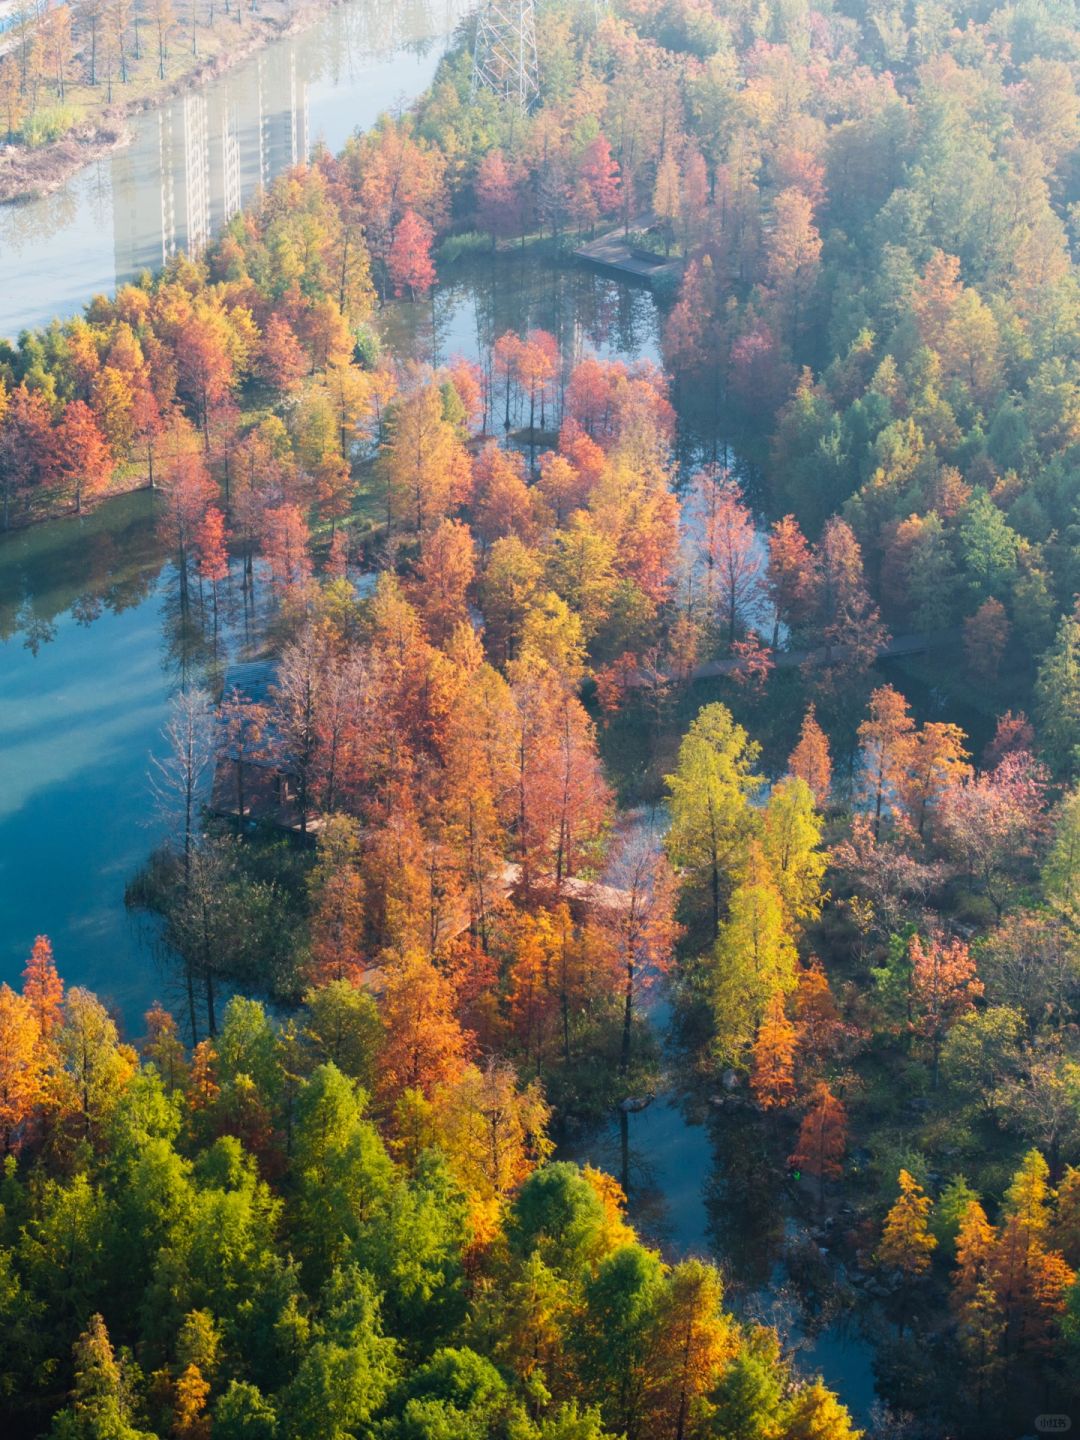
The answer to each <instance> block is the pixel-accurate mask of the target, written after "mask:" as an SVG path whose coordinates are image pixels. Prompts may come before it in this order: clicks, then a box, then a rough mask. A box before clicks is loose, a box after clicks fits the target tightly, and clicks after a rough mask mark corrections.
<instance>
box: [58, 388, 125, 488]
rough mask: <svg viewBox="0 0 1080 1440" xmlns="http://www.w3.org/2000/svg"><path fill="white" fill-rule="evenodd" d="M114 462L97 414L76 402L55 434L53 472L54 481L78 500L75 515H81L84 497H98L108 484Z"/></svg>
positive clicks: (70, 407)
mask: <svg viewBox="0 0 1080 1440" xmlns="http://www.w3.org/2000/svg"><path fill="white" fill-rule="evenodd" d="M112 466H113V460H112V455H111V453H110V451H109V447H108V445H107V444H106V443H105V437H104V436H103V435H102V433H101V431H100V430H99V429H98V424H97V421H96V420H95V419H94V412H93V411H92V410H91V409H90V407H89V405H85V404H84V403H83V402H82V401H81V400H73V401H72V402H71V404H70V405H69V406H68V407H67V409H66V410H65V411H64V413H63V415H62V417H61V419H60V423H59V424H58V425H57V427H56V429H55V430H54V431H53V434H52V446H51V456H50V469H51V471H52V476H53V480H54V481H55V482H56V483H57V484H58V485H59V487H60V489H61V490H62V491H63V492H64V493H65V494H66V493H67V492H69V491H70V492H72V493H73V494H74V497H75V513H76V514H77V515H81V514H82V507H83V500H84V498H87V499H92V498H93V497H94V496H95V495H99V494H100V493H101V491H102V490H104V488H105V486H106V485H107V484H108V483H109V476H110V475H111V474H112Z"/></svg>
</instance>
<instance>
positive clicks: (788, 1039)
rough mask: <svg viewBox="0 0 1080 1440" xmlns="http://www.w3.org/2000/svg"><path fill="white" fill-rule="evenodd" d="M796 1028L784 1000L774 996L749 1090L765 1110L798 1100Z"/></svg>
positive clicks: (759, 1036)
mask: <svg viewBox="0 0 1080 1440" xmlns="http://www.w3.org/2000/svg"><path fill="white" fill-rule="evenodd" d="M796 1043H797V1042H796V1037H795V1026H794V1025H793V1024H792V1023H791V1021H790V1020H789V1019H788V1018H787V1014H786V1013H785V1010H784V997H783V994H782V993H781V992H779V991H777V993H776V994H775V995H773V997H772V999H771V1000H770V1001H769V1004H768V1007H767V1008H766V1011H765V1016H764V1019H763V1020H762V1022H761V1024H760V1026H759V1027H758V1033H757V1039H756V1040H755V1041H754V1054H753V1067H752V1069H751V1072H750V1088H751V1090H752V1091H753V1094H754V1099H755V1100H756V1101H757V1103H758V1104H759V1105H760V1106H761V1108H762V1109H763V1110H773V1109H776V1108H777V1107H783V1106H785V1105H790V1104H791V1102H792V1100H794V1098H795V1049H796Z"/></svg>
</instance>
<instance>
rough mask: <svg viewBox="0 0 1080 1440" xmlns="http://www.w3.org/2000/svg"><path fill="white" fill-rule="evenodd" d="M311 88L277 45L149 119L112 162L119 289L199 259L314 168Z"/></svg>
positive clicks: (290, 51) (288, 47)
mask: <svg viewBox="0 0 1080 1440" xmlns="http://www.w3.org/2000/svg"><path fill="white" fill-rule="evenodd" d="M308 145H309V125H308V108H307V82H306V80H305V78H304V77H303V75H301V74H299V73H298V65H297V55H296V47H295V45H292V44H283V45H276V46H274V47H273V48H271V49H268V50H266V51H264V52H263V53H262V54H261V55H259V56H257V57H256V61H255V63H253V64H251V65H249V66H244V67H243V68H242V69H238V70H237V71H235V72H234V73H233V74H231V75H229V76H226V77H225V79H224V80H222V81H221V82H219V83H218V84H217V85H214V86H212V87H210V88H208V89H205V90H199V91H196V92H195V93H193V94H190V95H185V96H183V97H182V98H180V99H177V100H174V101H172V102H171V103H170V104H168V105H165V106H163V107H162V108H161V109H160V110H158V111H157V113H156V114H153V115H148V116H147V117H145V119H144V121H143V122H142V123H141V124H140V125H139V127H138V130H137V134H136V138H135V139H134V141H133V142H132V144H131V145H129V146H128V147H127V148H126V149H124V150H121V151H118V152H117V154H116V155H115V157H114V159H113V186H112V191H113V232H114V241H115V251H116V276H117V280H118V281H121V282H122V281H124V280H130V279H132V278H134V276H136V275H138V274H139V272H140V271H142V270H156V269H157V268H158V267H159V266H161V265H163V264H165V262H166V261H167V260H168V259H169V257H170V256H172V255H174V254H176V252H177V251H178V250H186V251H187V252H188V253H189V254H191V255H198V254H201V252H202V251H203V250H204V249H205V248H206V246H207V244H208V243H209V241H210V238H211V236H212V235H215V234H217V233H218V232H219V231H220V230H221V228H222V226H223V225H224V224H225V223H226V222H227V221H228V220H229V219H230V218H231V217H232V216H233V215H235V214H236V212H237V211H238V210H239V209H240V208H241V207H242V206H243V205H244V204H245V202H246V201H248V200H249V199H250V198H251V196H252V195H253V194H254V193H255V191H256V190H257V189H258V188H259V187H260V186H262V185H267V184H269V182H270V181H271V180H272V179H273V177H274V176H275V175H277V174H279V173H280V172H281V171H282V170H285V169H287V168H288V167H289V166H290V165H295V164H297V163H299V162H300V161H301V160H304V159H306V158H307V154H308Z"/></svg>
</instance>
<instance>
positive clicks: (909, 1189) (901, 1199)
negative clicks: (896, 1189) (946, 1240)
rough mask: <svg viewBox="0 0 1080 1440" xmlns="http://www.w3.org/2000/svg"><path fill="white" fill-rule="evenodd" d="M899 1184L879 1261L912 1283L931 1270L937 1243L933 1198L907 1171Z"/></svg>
mask: <svg viewBox="0 0 1080 1440" xmlns="http://www.w3.org/2000/svg"><path fill="white" fill-rule="evenodd" d="M899 1184H900V1194H899V1196H898V1198H897V1200H896V1201H895V1203H894V1204H893V1206H892V1208H891V1209H890V1211H889V1213H888V1215H887V1216H886V1217H885V1226H884V1229H883V1230H882V1233H881V1243H880V1245H879V1246H878V1248H877V1262H878V1264H879V1265H880V1266H882V1268H883V1269H886V1270H899V1271H900V1272H901V1274H902V1275H904V1276H905V1277H906V1278H907V1279H909V1280H910V1279H914V1278H915V1277H916V1276H919V1275H925V1274H926V1272H927V1271H928V1270H929V1269H930V1257H931V1255H932V1254H933V1253H934V1249H935V1247H936V1246H937V1240H936V1239H935V1237H934V1236H933V1235H931V1233H930V1227H929V1216H930V1208H931V1201H930V1197H929V1196H928V1195H927V1194H926V1193H925V1192H924V1191H923V1188H922V1186H921V1185H920V1184H919V1182H918V1181H917V1180H916V1179H915V1177H914V1175H912V1174H911V1173H910V1172H909V1171H907V1170H901V1171H900V1178H899Z"/></svg>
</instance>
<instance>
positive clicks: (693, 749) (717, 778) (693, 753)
mask: <svg viewBox="0 0 1080 1440" xmlns="http://www.w3.org/2000/svg"><path fill="white" fill-rule="evenodd" d="M759 753H760V747H759V746H758V745H757V744H755V743H754V742H753V741H751V740H750V739H749V737H748V736H747V733H746V731H745V730H744V729H743V727H742V726H741V725H737V724H736V723H735V721H734V720H733V719H732V715H731V711H730V710H728V708H727V706H726V705H721V704H714V705H706V706H705V707H704V708H703V709H702V710H700V711H698V714H697V717H696V718H695V720H694V721H693V723H692V724H691V726H690V729H689V730H688V731H687V733H686V734H685V735H684V736H683V740H682V744H681V745H680V746H679V761H678V765H677V766H676V769H675V773H674V774H673V775H668V776H666V777H665V778H666V782H667V786H668V789H669V791H670V792H671V827H670V829H669V830H668V835H667V848H668V854H669V856H670V857H671V861H672V864H673V865H674V866H675V867H676V869H683V870H687V871H689V872H690V873H691V874H696V875H697V876H699V877H700V878H701V879H703V880H705V881H706V882H707V883H708V886H709V893H710V898H711V900H712V919H713V930H714V933H718V932H719V929H720V898H721V886H722V883H723V881H724V879H725V877H726V876H727V875H728V874H729V873H730V872H731V871H732V870H733V869H734V868H736V867H737V866H738V865H739V863H740V862H741V861H743V860H744V858H745V856H746V847H747V843H748V841H749V838H750V836H751V834H752V833H753V830H754V815H753V812H752V810H751V808H750V797H751V796H752V795H753V794H754V792H755V791H756V790H757V788H758V787H759V786H760V785H761V783H762V782H761V776H760V775H756V774H755V773H754V770H753V767H754V764H755V762H756V761H757V758H758V755H759Z"/></svg>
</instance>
